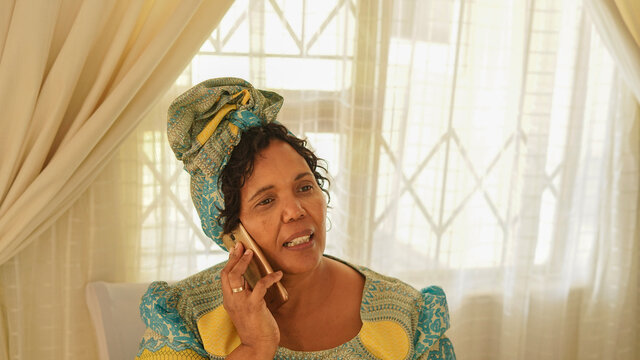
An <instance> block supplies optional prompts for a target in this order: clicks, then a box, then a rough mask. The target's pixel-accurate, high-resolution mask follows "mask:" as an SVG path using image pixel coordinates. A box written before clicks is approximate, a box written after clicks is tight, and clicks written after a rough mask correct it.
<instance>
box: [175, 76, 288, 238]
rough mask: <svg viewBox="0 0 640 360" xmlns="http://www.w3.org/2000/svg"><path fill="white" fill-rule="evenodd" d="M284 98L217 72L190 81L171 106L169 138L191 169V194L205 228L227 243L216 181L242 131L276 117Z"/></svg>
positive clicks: (205, 231) (220, 195)
mask: <svg viewBox="0 0 640 360" xmlns="http://www.w3.org/2000/svg"><path fill="white" fill-rule="evenodd" d="M282 102H283V99H282V96H280V95H278V94H276V93H274V92H271V91H264V90H258V89H255V88H254V87H253V86H252V85H251V84H250V83H248V82H247V81H244V80H242V79H237V78H217V79H210V80H206V81H203V82H201V83H200V84H198V85H196V86H194V87H192V88H191V89H189V90H188V91H187V92H185V93H184V94H182V95H180V96H179V97H178V98H177V99H176V100H174V101H173V103H172V104H171V106H170V107H169V113H168V121H167V135H168V138H169V144H170V145H171V149H172V150H173V152H174V153H175V154H176V158H178V160H181V161H182V162H183V163H184V168H185V170H186V171H187V172H188V173H189V174H190V175H191V199H192V200H193V204H194V205H195V207H196V210H198V215H199V216H200V221H201V223H202V230H204V233H205V234H206V235H207V236H208V237H209V238H211V239H213V240H214V241H215V242H216V243H217V244H218V245H220V247H222V248H223V249H225V247H224V244H223V243H222V226H220V225H219V224H218V218H219V216H220V210H218V209H222V208H224V198H223V196H222V192H221V191H220V189H219V187H218V179H219V177H220V174H221V173H222V169H223V168H224V166H225V165H226V164H227V161H229V158H230V157H231V152H232V151H233V149H234V148H235V146H236V145H237V144H238V143H239V142H240V137H241V136H242V132H243V131H244V130H245V129H248V128H250V127H255V126H263V125H266V124H267V123H270V122H272V121H275V119H276V115H277V114H278V111H279V110H280V107H281V106H282Z"/></svg>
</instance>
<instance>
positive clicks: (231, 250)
mask: <svg viewBox="0 0 640 360" xmlns="http://www.w3.org/2000/svg"><path fill="white" fill-rule="evenodd" d="M231 255H233V248H231V249H229V257H231Z"/></svg>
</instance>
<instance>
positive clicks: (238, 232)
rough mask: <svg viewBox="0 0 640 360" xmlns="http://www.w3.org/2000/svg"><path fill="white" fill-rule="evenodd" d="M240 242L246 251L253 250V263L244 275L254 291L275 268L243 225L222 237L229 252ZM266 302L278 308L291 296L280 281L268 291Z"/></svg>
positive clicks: (265, 297)
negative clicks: (258, 283) (259, 281)
mask: <svg viewBox="0 0 640 360" xmlns="http://www.w3.org/2000/svg"><path fill="white" fill-rule="evenodd" d="M238 241H239V242H240V243H241V244H242V245H243V246H244V248H245V249H251V251H253V257H252V258H251V262H250V263H249V266H248V267H247V271H246V272H245V273H244V279H245V280H246V281H247V282H248V283H249V285H250V286H251V289H253V288H254V287H255V286H256V283H257V282H258V280H260V279H262V278H263V277H264V276H265V275H268V274H271V273H272V272H273V268H272V267H271V265H270V264H269V263H268V262H267V258H266V257H265V256H264V253H262V250H261V249H260V247H258V244H256V242H255V241H254V240H253V239H252V238H251V236H250V235H249V233H248V232H247V230H245V228H244V226H242V223H241V224H239V225H238V227H237V228H236V229H235V230H233V231H232V232H231V233H229V234H224V235H222V242H223V243H224V246H225V247H226V248H227V250H230V249H231V248H233V247H234V246H235V245H236V243H237V242H238ZM264 300H265V301H266V302H267V305H269V307H272V308H278V307H280V306H281V305H282V304H284V303H285V302H286V301H287V300H289V294H288V293H287V290H286V289H285V288H284V286H283V285H282V283H281V282H280V281H278V282H276V283H275V284H273V285H272V286H271V287H270V288H268V289H267V293H266V295H265V296H264Z"/></svg>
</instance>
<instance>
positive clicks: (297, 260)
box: [278, 246, 323, 275]
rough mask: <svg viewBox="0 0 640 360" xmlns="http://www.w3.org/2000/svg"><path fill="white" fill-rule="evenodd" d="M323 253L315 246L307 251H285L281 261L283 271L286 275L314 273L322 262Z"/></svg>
mask: <svg viewBox="0 0 640 360" xmlns="http://www.w3.org/2000/svg"><path fill="white" fill-rule="evenodd" d="M322 253H323V252H322V251H320V249H317V248H316V247H315V246H312V247H308V248H306V249H304V250H303V249H297V250H288V249H287V250H284V251H283V253H282V257H281V259H280V261H278V262H279V263H280V265H281V268H280V269H281V270H282V271H283V272H284V273H285V274H289V275H294V274H303V273H307V272H309V271H313V270H315V269H316V268H317V267H318V264H320V261H322Z"/></svg>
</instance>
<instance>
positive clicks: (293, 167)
mask: <svg viewBox="0 0 640 360" xmlns="http://www.w3.org/2000/svg"><path fill="white" fill-rule="evenodd" d="M303 173H309V174H311V170H310V169H309V165H308V164H307V162H306V161H305V159H304V158H303V157H302V156H301V155H300V154H298V152H297V151H296V150H295V149H294V148H293V147H291V145H289V144H288V143H286V142H284V141H280V140H274V141H271V143H270V144H269V145H268V146H267V147H266V148H265V149H263V150H262V151H261V152H260V153H258V154H257V155H256V159H255V161H254V163H253V172H252V174H251V176H249V178H248V179H247V181H246V183H245V185H249V186H247V187H251V186H263V185H265V183H268V182H277V181H295V180H296V179H298V178H300V175H301V174H303ZM311 175H312V174H311Z"/></svg>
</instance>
